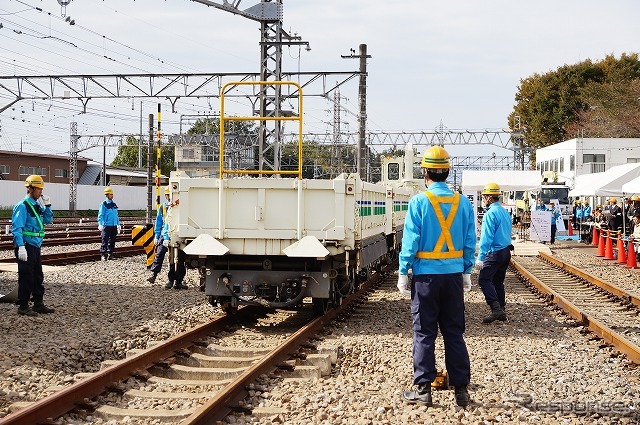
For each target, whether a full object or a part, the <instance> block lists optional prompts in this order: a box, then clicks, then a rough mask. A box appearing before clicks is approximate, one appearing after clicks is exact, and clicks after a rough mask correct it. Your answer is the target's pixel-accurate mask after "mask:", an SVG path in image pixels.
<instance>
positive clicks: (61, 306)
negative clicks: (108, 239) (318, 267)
mask: <svg viewBox="0 0 640 425" xmlns="http://www.w3.org/2000/svg"><path fill="white" fill-rule="evenodd" d="M127 243H128V244H130V242H119V243H118V245H119V246H122V245H124V244H127ZM83 247H84V248H86V249H87V250H92V249H95V250H99V245H98V244H92V245H84V246H83ZM62 249H69V248H68V247H60V248H49V247H45V248H43V251H42V252H43V254H47V253H53V252H56V250H62ZM74 249H75V248H74ZM3 254H5V253H3ZM116 255H117V249H116ZM164 265H165V267H164V270H163V272H162V274H161V275H160V276H165V278H166V273H165V272H166V270H167V267H168V266H167V261H165V264H164ZM149 274H150V273H149V272H148V271H147V269H146V267H145V265H144V256H143V255H139V256H135V257H126V258H119V259H116V260H113V261H106V262H96V263H85V264H77V265H70V266H66V269H65V270H62V271H56V272H48V273H45V288H46V293H45V303H46V304H47V305H49V306H51V307H54V308H55V309H56V312H55V313H53V314H49V315H38V316H36V317H26V316H19V315H18V314H17V308H16V306H15V305H12V304H0V334H1V335H2V339H1V341H2V342H1V343H0V417H2V416H5V415H6V414H7V407H8V406H9V405H10V404H11V403H13V402H17V401H33V400H36V399H39V398H41V397H43V396H44V395H46V394H49V393H50V392H51V391H52V390H56V389H58V387H59V386H61V385H66V384H68V383H69V382H72V381H73V376H74V375H75V374H76V373H78V372H94V371H97V370H98V369H99V368H100V363H101V362H102V361H103V360H106V359H121V358H124V356H125V353H126V351H127V350H128V349H131V348H146V346H147V341H156V340H162V339H166V338H168V337H169V336H172V335H175V334H178V333H180V332H183V331H185V330H186V329H189V328H191V327H193V326H194V325H196V324H199V323H203V322H205V321H207V320H208V319H209V318H210V317H212V316H214V315H216V314H219V313H220V311H219V310H218V309H216V308H213V307H211V306H210V305H209V304H207V303H206V301H205V298H204V296H203V294H202V292H200V291H198V289H197V286H198V274H197V271H195V270H188V272H187V277H186V279H185V284H187V285H188V286H189V289H188V290H175V289H171V290H166V289H164V284H165V283H166V281H165V279H161V278H160V276H159V277H158V280H157V281H156V283H155V284H153V285H152V284H150V283H149V282H147V281H146V278H147V277H148V276H149ZM15 286H17V273H2V275H1V279H0V293H7V292H9V291H10V290H11V289H13V288H14V287H15Z"/></svg>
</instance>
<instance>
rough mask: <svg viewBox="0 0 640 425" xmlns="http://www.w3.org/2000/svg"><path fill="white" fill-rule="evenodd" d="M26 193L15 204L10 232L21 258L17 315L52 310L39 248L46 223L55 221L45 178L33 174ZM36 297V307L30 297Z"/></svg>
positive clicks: (25, 183)
mask: <svg viewBox="0 0 640 425" xmlns="http://www.w3.org/2000/svg"><path fill="white" fill-rule="evenodd" d="M24 185H25V187H26V188H27V196H26V197H25V198H24V199H22V200H20V201H19V202H18V203H17V204H16V205H15V206H14V207H13V214H12V215H11V233H12V234H13V245H14V251H15V255H16V258H17V260H18V314H20V315H24V316H35V315H36V314H37V313H42V314H46V313H53V312H54V311H55V310H54V309H53V308H49V307H47V306H46V305H45V304H44V301H43V300H44V284H43V283H44V273H43V272H42V260H41V259H40V247H41V246H42V240H43V239H44V226H45V225H46V224H51V223H52V222H53V212H52V211H51V200H50V199H49V197H48V196H47V195H43V194H42V191H43V189H44V180H42V177H41V176H38V175H31V176H29V177H27V179H26V180H25V182H24ZM30 299H31V300H33V308H31V307H29V300H30Z"/></svg>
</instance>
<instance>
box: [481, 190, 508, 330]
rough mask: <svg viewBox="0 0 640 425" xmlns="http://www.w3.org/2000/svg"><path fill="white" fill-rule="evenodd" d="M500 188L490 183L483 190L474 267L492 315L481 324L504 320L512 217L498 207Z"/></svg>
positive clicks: (505, 316)
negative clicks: (481, 212) (476, 256)
mask: <svg viewBox="0 0 640 425" xmlns="http://www.w3.org/2000/svg"><path fill="white" fill-rule="evenodd" d="M500 195H501V192H500V186H499V185H498V184H497V183H489V184H487V185H486V186H485V187H484V189H483V190H482V203H483V204H484V208H485V213H484V216H483V217H482V230H481V233H480V243H479V246H478V258H477V259H476V263H475V267H476V269H478V271H479V275H478V284H479V285H480V289H482V293H483V294H484V299H485V301H486V302H487V304H489V307H491V314H490V315H489V316H487V317H485V318H484V319H482V322H483V323H491V322H493V321H495V320H502V321H504V320H507V314H506V313H505V306H506V298H505V290H504V278H505V276H506V274H507V266H509V261H511V250H513V245H512V244H511V216H510V215H509V212H508V211H507V210H506V209H505V208H504V207H503V206H502V205H500Z"/></svg>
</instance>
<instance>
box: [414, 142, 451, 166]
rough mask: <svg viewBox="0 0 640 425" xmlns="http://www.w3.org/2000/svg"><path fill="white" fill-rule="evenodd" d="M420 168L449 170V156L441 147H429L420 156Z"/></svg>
mask: <svg viewBox="0 0 640 425" xmlns="http://www.w3.org/2000/svg"><path fill="white" fill-rule="evenodd" d="M420 166H421V167H422V168H440V169H442V168H450V167H451V165H450V164H449V154H448V153H447V151H446V150H444V148H443V147H442V146H431V147H430V148H429V149H427V151H426V152H425V153H424V155H423V156H422V162H421V163H420Z"/></svg>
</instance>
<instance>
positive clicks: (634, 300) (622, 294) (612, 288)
mask: <svg viewBox="0 0 640 425" xmlns="http://www.w3.org/2000/svg"><path fill="white" fill-rule="evenodd" d="M540 257H541V258H542V259H543V260H545V261H548V262H549V263H552V264H555V265H556V266H558V267H560V268H561V269H563V270H566V271H568V272H569V273H571V274H574V275H576V276H578V277H580V278H582V279H584V280H585V281H587V282H589V283H591V284H593V285H596V286H598V287H599V288H602V289H604V290H605V291H607V292H609V293H610V294H611V295H615V296H616V297H618V298H622V299H623V300H624V301H625V302H627V303H629V304H633V305H635V306H636V307H640V296H638V295H636V294H632V293H629V292H627V291H625V290H624V289H622V288H620V287H618V286H616V285H614V284H613V283H608V282H605V281H604V280H602V279H600V278H599V277H597V276H594V275H592V274H589V273H587V272H585V271H583V270H580V269H579V268H577V267H574V266H572V265H571V264H567V263H564V262H562V261H560V260H559V259H557V258H555V257H552V256H551V255H549V254H545V253H544V252H540Z"/></svg>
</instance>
